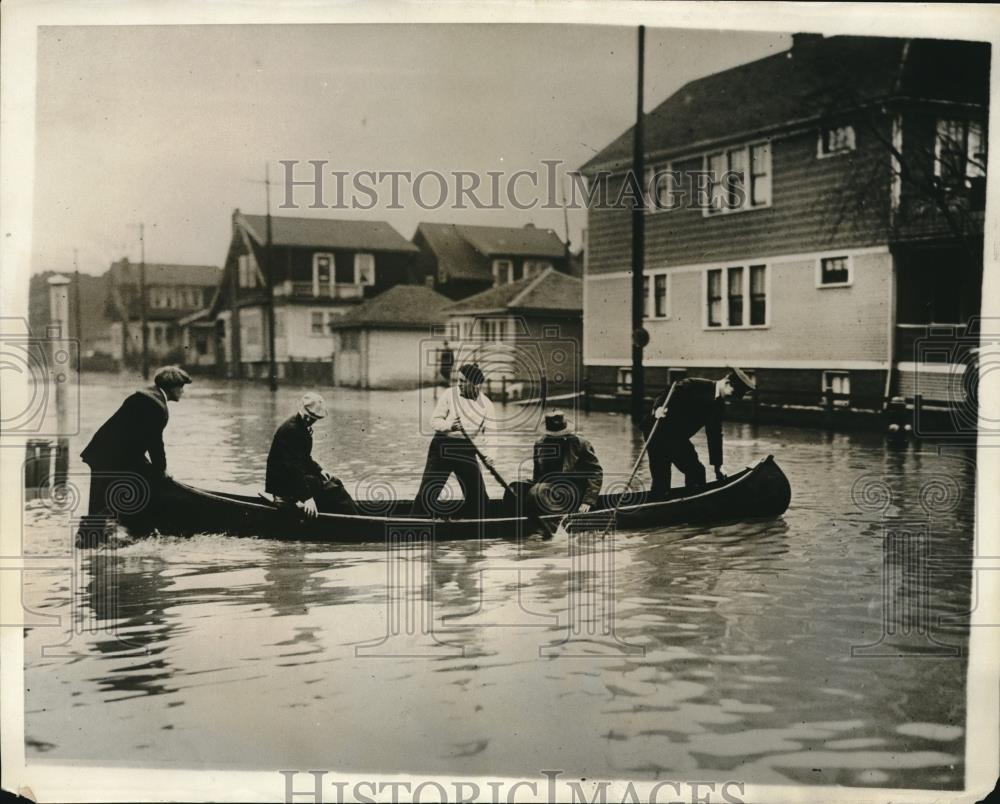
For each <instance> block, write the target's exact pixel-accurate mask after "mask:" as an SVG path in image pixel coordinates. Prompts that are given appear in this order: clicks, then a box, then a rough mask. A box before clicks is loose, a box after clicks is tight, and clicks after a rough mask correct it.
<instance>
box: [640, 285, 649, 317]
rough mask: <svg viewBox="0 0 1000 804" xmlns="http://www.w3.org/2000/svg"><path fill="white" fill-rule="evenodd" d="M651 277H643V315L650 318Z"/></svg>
mask: <svg viewBox="0 0 1000 804" xmlns="http://www.w3.org/2000/svg"><path fill="white" fill-rule="evenodd" d="M649 309H650V308H649V277H648V276H644V277H643V278H642V317H643V318H649Z"/></svg>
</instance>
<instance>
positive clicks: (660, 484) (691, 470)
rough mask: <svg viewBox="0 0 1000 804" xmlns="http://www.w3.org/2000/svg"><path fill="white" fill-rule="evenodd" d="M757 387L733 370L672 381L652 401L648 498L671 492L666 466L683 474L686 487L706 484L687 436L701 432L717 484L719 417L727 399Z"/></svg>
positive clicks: (740, 371) (719, 447) (720, 470)
mask: <svg viewBox="0 0 1000 804" xmlns="http://www.w3.org/2000/svg"><path fill="white" fill-rule="evenodd" d="M755 387H756V385H755V383H754V381H753V379H752V378H751V377H750V376H749V375H748V374H747V373H746V372H745V371H742V370H741V369H738V368H732V369H730V370H729V373H728V374H726V376H725V377H723V378H722V379H721V380H717V381H713V380H703V379H700V378H691V379H686V380H680V381H679V382H676V383H674V384H673V385H672V386H671V387H670V388H669V390H665V391H664V392H663V393H662V394H660V395H659V397H657V399H656V401H655V402H654V403H653V412H652V413H653V428H652V430H651V431H650V435H649V438H648V443H649V473H650V475H651V476H652V480H653V483H652V488H651V489H650V495H651V496H652V497H666V496H667V495H668V494H669V493H670V468H671V465H673V466H676V467H677V468H678V469H680V470H681V472H683V473H684V485H685V486H703V485H705V467H704V465H702V463H701V461H700V460H698V453H697V452H696V451H695V448H694V445H693V444H692V443H691V437H692V436H694V435H695V433H697V432H698V431H699V430H701V429H702V428H704V429H705V437H706V438H707V439H708V459H709V462H710V463H711V464H712V466H713V467H714V468H715V477H716V479H717V480H723V479H724V478H725V475H724V474H723V472H722V419H723V415H724V412H725V402H726V399H728V398H730V397H735V398H736V399H740V398H742V397H743V396H744V395H745V394H746V393H747V392H748V391H752V390H754V389H755Z"/></svg>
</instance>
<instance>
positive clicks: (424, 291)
mask: <svg viewBox="0 0 1000 804" xmlns="http://www.w3.org/2000/svg"><path fill="white" fill-rule="evenodd" d="M449 304H451V299H449V298H448V297H447V296H442V295H441V294H440V293H438V292H437V291H436V290H433V289H432V288H429V287H427V286H426V285H395V286H394V287H391V288H389V289H388V290H385V291H383V292H382V293H380V294H379V295H378V296H376V297H375V298H373V299H369V300H368V301H366V302H363V303H362V304H359V305H358V306H357V307H355V308H353V309H352V310H350V311H349V312H347V313H345V314H344V315H342V316H340V317H339V318H336V319H334V320H332V321H331V322H330V326H331V327H332V328H333V329H360V328H363V327H377V328H391V329H420V328H424V327H427V328H430V327H432V326H434V325H436V324H443V323H444V322H445V318H446V317H445V315H444V313H443V310H444V308H445V307H446V306H447V305H449Z"/></svg>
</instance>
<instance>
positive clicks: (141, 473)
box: [80, 366, 191, 518]
mask: <svg viewBox="0 0 1000 804" xmlns="http://www.w3.org/2000/svg"><path fill="white" fill-rule="evenodd" d="M189 382H191V377H190V376H188V373H187V372H186V371H184V370H183V369H181V368H178V367H177V366H165V367H163V368H161V369H159V370H158V371H157V372H156V374H155V375H154V376H153V386H152V387H151V388H145V389H143V390H141V391H136V392H135V393H134V394H132V395H131V396H129V397H128V398H127V399H126V400H125V401H124V402H123V403H122V405H121V407H120V408H118V410H117V411H115V413H114V414H113V415H112V416H111V418H110V419H108V420H107V421H106V422H104V424H102V425H101V426H100V428H99V429H98V430H97V432H96V433H94V437H93V438H91V439H90V443H89V444H87V446H86V448H85V449H84V450H83V452H82V453H80V457H81V458H82V459H83V462H84V463H86V464H87V466H89V467H90V500H89V505H88V510H89V515H90V517H92V518H93V517H108V516H113V515H114V514H115V513H116V512H115V511H114V510H113V508H114V506H113V501H109V500H108V499H107V498H108V496H109V495H108V492H109V490H110V489H111V487H112V486H113V485H115V484H116V483H121V482H125V483H129V482H131V483H137V484H140V485H141V484H143V483H144V482H145V484H149V485H154V484H156V483H157V482H158V481H161V480H163V479H164V478H166V477H168V475H167V455H166V452H165V451H164V449H163V430H164V428H165V427H166V426H167V420H168V419H169V415H170V414H169V412H168V410H167V402H168V401H169V402H177V401H179V400H180V398H181V397H182V396H183V395H184V386H185V385H187V384H188V383H189ZM147 455H148V456H149V457H148V458H147V457H146V456H147ZM137 475H138V477H136V476H137ZM134 491H135V493H136V494H139V495H144V494H147V493H148V490H147V489H139V490H134ZM122 497H123V499H125V498H130V499H136V498H135V497H133V496H132V493H131V492H130V493H128V494H125V493H123V494H122Z"/></svg>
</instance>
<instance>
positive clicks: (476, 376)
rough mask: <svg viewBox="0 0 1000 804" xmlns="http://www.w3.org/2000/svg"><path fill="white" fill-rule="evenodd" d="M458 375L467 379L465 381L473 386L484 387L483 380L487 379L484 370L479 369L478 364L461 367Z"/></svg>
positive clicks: (466, 364)
mask: <svg viewBox="0 0 1000 804" xmlns="http://www.w3.org/2000/svg"><path fill="white" fill-rule="evenodd" d="M458 373H459V374H461V375H462V376H463V377H465V379H467V380H468V381H469V382H471V383H472V384H473V385H482V384H483V380H485V379H486V377H485V376H484V375H483V370H482V369H481V368H479V364H478V363H463V364H462V365H461V366H459V368H458Z"/></svg>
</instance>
